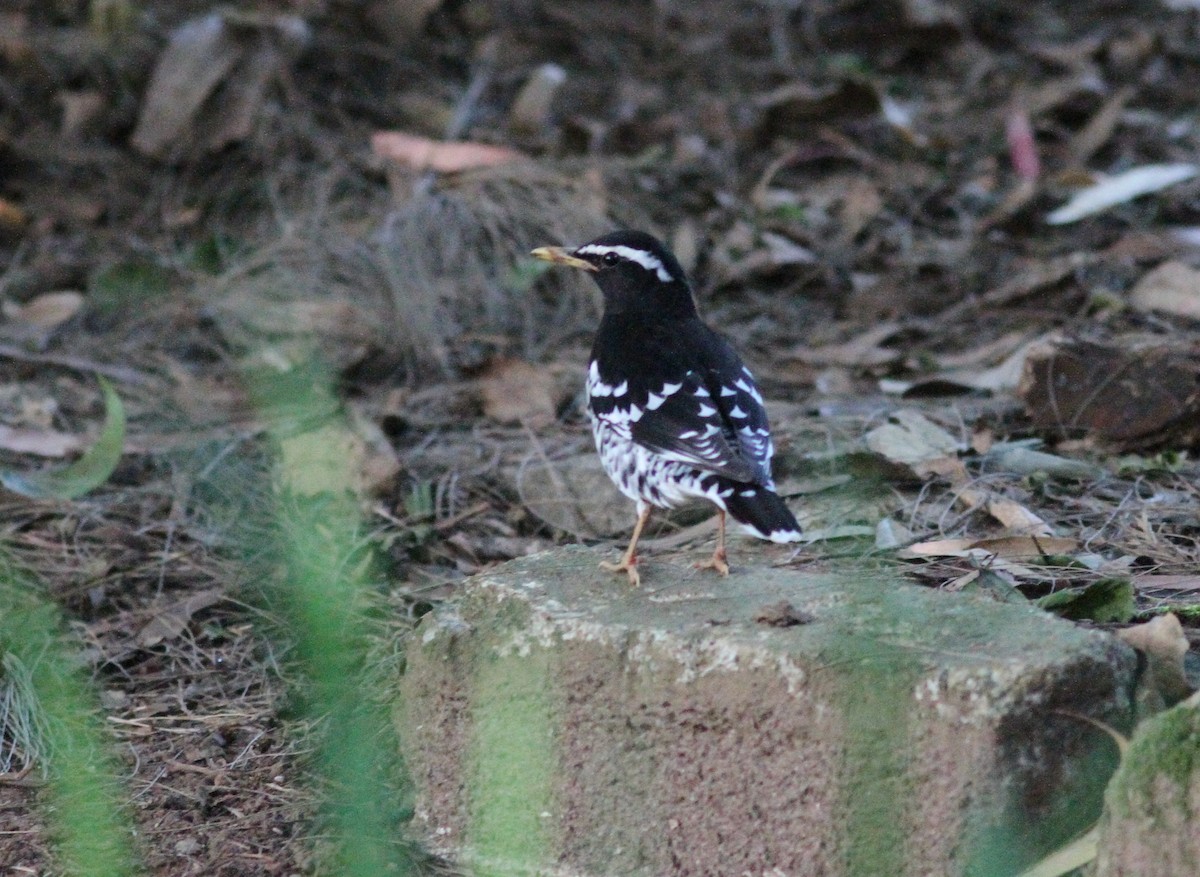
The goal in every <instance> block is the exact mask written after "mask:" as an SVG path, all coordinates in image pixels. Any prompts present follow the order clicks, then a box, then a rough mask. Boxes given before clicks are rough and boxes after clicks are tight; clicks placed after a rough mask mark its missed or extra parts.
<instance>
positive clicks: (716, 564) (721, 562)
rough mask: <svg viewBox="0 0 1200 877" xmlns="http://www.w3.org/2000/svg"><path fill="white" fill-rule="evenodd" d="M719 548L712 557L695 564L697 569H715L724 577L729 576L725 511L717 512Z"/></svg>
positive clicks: (715, 549)
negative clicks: (726, 553) (726, 554)
mask: <svg viewBox="0 0 1200 877" xmlns="http://www.w3.org/2000/svg"><path fill="white" fill-rule="evenodd" d="M717 520H718V523H717V547H716V548H714V549H713V553H712V557H710V558H709V559H708V560H702V561H699V562H698V563H696V564H695V567H696V569H715V570H716V571H717V572H719V573H720V574H721V575H723V576H727V575H729V564H728V563H727V562H726V561H727V558H726V556H725V510H724V509H721V510H719V511H718V512H717Z"/></svg>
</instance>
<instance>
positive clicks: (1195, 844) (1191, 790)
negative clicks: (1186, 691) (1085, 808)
mask: <svg viewBox="0 0 1200 877" xmlns="http://www.w3.org/2000/svg"><path fill="white" fill-rule="evenodd" d="M1095 874H1096V877H1184V875H1194V874H1200V696H1197V695H1194V696H1192V697H1191V698H1189V699H1188V700H1186V701H1184V702H1183V703H1181V704H1179V705H1178V706H1175V707H1173V708H1172V709H1169V710H1167V711H1166V712H1163V713H1161V714H1159V715H1157V716H1155V717H1154V718H1152V719H1149V720H1147V721H1146V722H1144V723H1143V724H1142V725H1140V726H1139V727H1138V730H1137V733H1136V734H1135V735H1134V737H1133V740H1131V741H1130V745H1129V751H1128V752H1127V753H1126V755H1125V758H1124V760H1123V761H1122V763H1121V767H1120V769H1119V770H1118V771H1117V773H1116V775H1115V776H1114V777H1113V780H1112V783H1111V784H1110V786H1109V788H1108V791H1107V793H1106V794H1105V797H1104V819H1103V820H1102V822H1101V833H1100V848H1099V853H1098V855H1097V857H1096V871H1095Z"/></svg>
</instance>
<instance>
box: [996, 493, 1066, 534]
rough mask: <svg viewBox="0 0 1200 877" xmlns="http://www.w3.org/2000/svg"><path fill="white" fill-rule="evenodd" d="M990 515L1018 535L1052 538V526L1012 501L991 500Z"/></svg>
mask: <svg viewBox="0 0 1200 877" xmlns="http://www.w3.org/2000/svg"><path fill="white" fill-rule="evenodd" d="M987 511H988V514H989V515H991V516H992V517H993V518H995V519H996V520H997V521H999V522H1000V523H1001V524H1003V525H1004V526H1005V527H1007V528H1008V529H1009V530H1012V531H1014V532H1015V533H1017V534H1028V535H1030V536H1050V535H1051V531H1050V525H1049V524H1047V523H1046V522H1045V521H1044V520H1042V519H1041V518H1039V517H1038V516H1037V515H1035V514H1034V513H1033V512H1031V511H1030V510H1029V509H1027V508H1025V506H1023V505H1021V504H1020V503H1019V502H1016V501H1015V500H1011V499H989V500H988V502H987Z"/></svg>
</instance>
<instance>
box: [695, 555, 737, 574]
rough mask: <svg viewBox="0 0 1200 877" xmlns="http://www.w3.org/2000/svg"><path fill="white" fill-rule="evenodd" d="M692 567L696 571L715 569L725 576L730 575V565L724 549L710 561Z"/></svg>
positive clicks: (699, 562)
mask: <svg viewBox="0 0 1200 877" xmlns="http://www.w3.org/2000/svg"><path fill="white" fill-rule="evenodd" d="M692 566H693V567H694V568H696V569H715V570H716V571H717V572H719V573H720V574H721V575H723V576H727V575H729V564H728V563H727V562H726V560H725V549H724V548H718V549H717V550H716V551H714V552H713V555H712V557H710V558H709V559H708V560H701V561H697V562H696V563H694V564H692Z"/></svg>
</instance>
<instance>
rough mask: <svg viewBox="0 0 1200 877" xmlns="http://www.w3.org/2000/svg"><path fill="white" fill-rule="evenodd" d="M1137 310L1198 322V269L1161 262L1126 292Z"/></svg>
mask: <svg viewBox="0 0 1200 877" xmlns="http://www.w3.org/2000/svg"><path fill="white" fill-rule="evenodd" d="M1129 303H1130V304H1131V305H1133V307H1135V308H1136V309H1137V310H1139V311H1161V312H1162V313H1166V314H1175V315H1177V316H1181V317H1189V318H1191V319H1193V320H1200V270H1197V269H1196V268H1192V267H1191V266H1189V265H1184V264H1183V263H1182V262H1163V263H1162V264H1161V265H1159V266H1158V267H1157V268H1154V269H1153V270H1151V271H1147V272H1146V273H1145V274H1144V275H1142V279H1141V280H1139V281H1138V282H1137V283H1136V284H1135V285H1134V287H1133V289H1131V290H1130V292H1129Z"/></svg>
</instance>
